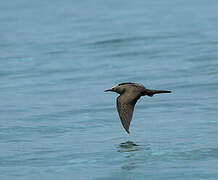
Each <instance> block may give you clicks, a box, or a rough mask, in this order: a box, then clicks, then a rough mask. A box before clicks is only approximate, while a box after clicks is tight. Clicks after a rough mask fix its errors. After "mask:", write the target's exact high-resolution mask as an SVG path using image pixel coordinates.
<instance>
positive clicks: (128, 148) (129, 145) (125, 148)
mask: <svg viewBox="0 0 218 180" xmlns="http://www.w3.org/2000/svg"><path fill="white" fill-rule="evenodd" d="M140 149H142V148H141V147H140V146H139V145H137V144H136V143H134V142H132V141H126V142H123V143H120V145H119V147H118V150H117V151H118V152H132V151H139V150H140Z"/></svg>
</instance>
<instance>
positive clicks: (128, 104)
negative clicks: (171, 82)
mask: <svg viewBox="0 0 218 180" xmlns="http://www.w3.org/2000/svg"><path fill="white" fill-rule="evenodd" d="M107 91H112V92H116V93H118V94H120V96H119V97H118V98H117V111H118V114H119V116H120V120H121V123H122V125H123V127H124V129H125V130H126V132H127V133H129V126H130V122H131V120H132V115H133V111H134V107H135V104H136V102H137V100H138V99H139V98H140V97H141V96H150V97H151V96H153V95H154V94H160V93H171V91H165V90H152V89H147V88H145V86H144V85H142V84H138V83H131V82H126V83H121V84H119V85H118V86H115V87H112V88H111V89H107V90H105V92H107Z"/></svg>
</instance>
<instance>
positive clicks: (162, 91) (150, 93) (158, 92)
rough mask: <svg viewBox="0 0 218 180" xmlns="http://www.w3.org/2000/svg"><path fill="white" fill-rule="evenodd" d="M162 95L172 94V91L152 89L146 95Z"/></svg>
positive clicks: (146, 91)
mask: <svg viewBox="0 0 218 180" xmlns="http://www.w3.org/2000/svg"><path fill="white" fill-rule="evenodd" d="M160 93H171V91H167V90H152V89H146V90H145V94H146V95H148V96H153V95H154V94H160Z"/></svg>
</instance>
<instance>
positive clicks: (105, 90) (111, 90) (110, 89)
mask: <svg viewBox="0 0 218 180" xmlns="http://www.w3.org/2000/svg"><path fill="white" fill-rule="evenodd" d="M108 91H113V89H107V90H105V91H104V92H108Z"/></svg>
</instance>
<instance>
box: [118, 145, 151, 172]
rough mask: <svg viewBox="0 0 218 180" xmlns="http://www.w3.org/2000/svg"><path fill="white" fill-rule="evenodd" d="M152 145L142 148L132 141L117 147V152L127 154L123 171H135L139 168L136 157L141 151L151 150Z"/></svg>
mask: <svg viewBox="0 0 218 180" xmlns="http://www.w3.org/2000/svg"><path fill="white" fill-rule="evenodd" d="M150 149H151V148H150V145H149V144H148V145H146V146H142V145H138V144H136V143H134V142H132V141H126V142H123V143H120V144H119V146H118V147H117V152H120V153H125V154H126V160H125V163H124V165H122V167H121V169H123V170H127V171H130V170H133V169H135V168H137V167H138V166H139V163H138V160H137V158H136V157H135V156H136V155H137V153H139V151H143V150H150Z"/></svg>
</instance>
